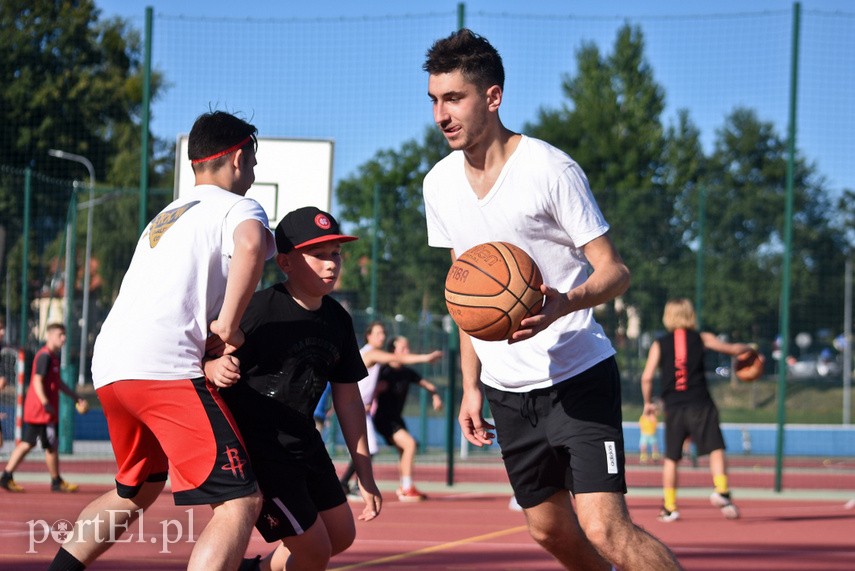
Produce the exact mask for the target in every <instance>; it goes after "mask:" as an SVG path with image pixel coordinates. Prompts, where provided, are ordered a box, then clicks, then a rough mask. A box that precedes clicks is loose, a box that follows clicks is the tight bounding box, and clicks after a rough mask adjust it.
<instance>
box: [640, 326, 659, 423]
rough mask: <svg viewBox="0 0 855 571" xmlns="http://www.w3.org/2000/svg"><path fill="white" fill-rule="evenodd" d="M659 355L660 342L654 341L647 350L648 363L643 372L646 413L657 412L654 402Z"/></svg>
mask: <svg viewBox="0 0 855 571" xmlns="http://www.w3.org/2000/svg"><path fill="white" fill-rule="evenodd" d="M659 357H660V349H659V342H658V341H654V342H653V344H652V345H650V350H649V351H648V352H647V363H645V365H644V371H642V373H641V396H642V398H643V399H644V414H650V413H654V414H655V412H656V405H654V404H653V376H654V374H655V373H656V368H657V367H658V366H659Z"/></svg>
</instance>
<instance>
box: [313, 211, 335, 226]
mask: <svg viewBox="0 0 855 571" xmlns="http://www.w3.org/2000/svg"><path fill="white" fill-rule="evenodd" d="M315 225H316V226H317V227H318V228H321V229H323V230H329V229H330V227H331V226H332V222H330V219H329V218H327V215H326V214H324V213H323V212H321V213H320V214H318V215H317V216H315Z"/></svg>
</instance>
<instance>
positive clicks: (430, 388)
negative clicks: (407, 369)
mask: <svg viewBox="0 0 855 571" xmlns="http://www.w3.org/2000/svg"><path fill="white" fill-rule="evenodd" d="M419 386H420V387H422V388H423V389H424V390H426V391H427V392H429V393H430V394H431V400H432V401H433V403H432V404H433V409H434V410H441V409H442V397H441V396H439V391H437V390H436V385H434V384H433V383H432V382H430V381H429V380H427V379H419Z"/></svg>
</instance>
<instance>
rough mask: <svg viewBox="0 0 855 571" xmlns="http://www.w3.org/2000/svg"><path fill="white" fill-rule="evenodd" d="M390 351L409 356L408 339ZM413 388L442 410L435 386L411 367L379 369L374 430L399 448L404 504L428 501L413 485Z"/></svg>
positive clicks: (392, 365)
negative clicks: (409, 415)
mask: <svg viewBox="0 0 855 571" xmlns="http://www.w3.org/2000/svg"><path fill="white" fill-rule="evenodd" d="M389 350H390V351H391V352H392V353H394V354H395V355H409V354H410V342H409V340H408V339H407V338H406V337H403V336H400V335H399V336H398V337H395V338H394V339H392V342H391V343H389ZM411 385H418V386H420V387H422V388H423V389H424V390H426V391H428V392H429V393H430V394H431V401H432V405H433V409H434V410H440V409H441V408H442V398H441V397H440V396H439V392H438V391H437V390H436V386H435V385H434V384H433V383H431V382H430V381H428V380H427V379H424V378H422V376H421V375H420V374H419V373H418V372H417V371H415V370H414V369H411V368H410V367H407V366H404V365H401V364H400V363H399V362H397V361H395V362H392V363H389V364H388V365H383V367H381V368H380V377H379V382H378V386H377V408H376V410H375V411H374V415H373V417H372V418H373V420H374V428H375V429H376V430H377V433H378V434H380V435H381V436H382V437H383V438H384V439H385V440H386V442H387V443H388V444H390V445H391V446H394V447H395V448H397V449H398V454H399V456H400V459H399V460H398V471H399V472H400V476H401V486H400V487H399V488H398V489H397V490H396V492H395V493H396V494H397V496H398V499H399V500H401V501H402V502H418V501H421V500H424V499H426V498H427V495H425V494H423V493H422V492H420V491H419V490H417V489H416V486H415V484H414V483H413V465H414V464H415V458H416V450H417V448H418V442H416V439H415V438H413V435H412V434H410V431H409V430H407V423H406V422H404V416H403V412H404V405H405V404H406V402H407V394H408V393H409V390H410V386H411Z"/></svg>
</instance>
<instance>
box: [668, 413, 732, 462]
mask: <svg viewBox="0 0 855 571" xmlns="http://www.w3.org/2000/svg"><path fill="white" fill-rule="evenodd" d="M688 436H691V437H692V443H694V445H695V448H696V449H697V451H698V456H705V455H707V454H709V453H710V452H712V451H714V450H719V449H721V450H724V436H722V434H721V427H720V426H719V422H718V409H717V408H716V406H715V404H714V403H713V402H707V403H705V404H699V405H688V406H670V405H666V406H665V457H666V458H668V459H669V460H674V461H675V462H677V461H679V460H680V459H681V458H682V457H683V442H685V440H686V437H688Z"/></svg>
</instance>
